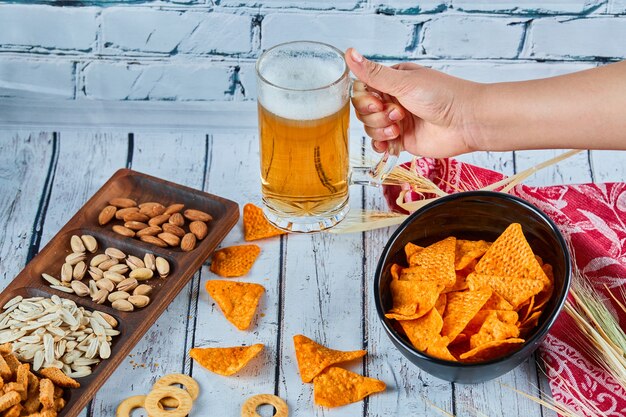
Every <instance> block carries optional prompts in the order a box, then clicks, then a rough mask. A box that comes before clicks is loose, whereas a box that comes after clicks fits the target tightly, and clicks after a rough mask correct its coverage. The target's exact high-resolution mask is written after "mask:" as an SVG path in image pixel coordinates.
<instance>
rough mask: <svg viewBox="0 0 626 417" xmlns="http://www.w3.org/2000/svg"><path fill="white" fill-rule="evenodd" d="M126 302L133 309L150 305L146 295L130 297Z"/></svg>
mask: <svg viewBox="0 0 626 417" xmlns="http://www.w3.org/2000/svg"><path fill="white" fill-rule="evenodd" d="M128 301H130V303H131V304H132V305H134V306H135V307H139V308H141V307H145V306H147V305H148V304H150V297H148V296H146V295H131V296H130V297H128Z"/></svg>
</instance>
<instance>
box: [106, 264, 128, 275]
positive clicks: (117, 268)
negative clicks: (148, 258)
mask: <svg viewBox="0 0 626 417" xmlns="http://www.w3.org/2000/svg"><path fill="white" fill-rule="evenodd" d="M108 270H109V271H110V272H117V273H118V274H122V275H124V274H126V273H127V272H128V270H129V268H128V265H124V264H117V265H113V266H112V267H110V268H109V269H108Z"/></svg>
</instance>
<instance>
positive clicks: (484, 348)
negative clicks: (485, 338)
mask: <svg viewBox="0 0 626 417" xmlns="http://www.w3.org/2000/svg"><path fill="white" fill-rule="evenodd" d="M522 343H524V339H517V338H516V339H507V340H496V341H493V342H489V343H485V344H484V345H481V346H478V347H477V348H474V349H472V350H469V351H467V352H465V353H462V354H461V356H460V358H461V360H463V361H467V362H483V361H488V360H492V359H496V358H499V357H501V356H504V355H507V354H509V353H510V352H512V351H513V350H515V349H517V348H518V346H519V345H520V344H522Z"/></svg>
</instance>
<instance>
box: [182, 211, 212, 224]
mask: <svg viewBox="0 0 626 417" xmlns="http://www.w3.org/2000/svg"><path fill="white" fill-rule="evenodd" d="M185 217H186V218H187V219H189V220H191V221H192V222H194V221H196V220H200V221H201V222H208V221H211V220H213V216H211V215H210V214H208V213H205V212H204V211H200V210H194V209H187V210H185Z"/></svg>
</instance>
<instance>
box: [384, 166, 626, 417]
mask: <svg viewBox="0 0 626 417" xmlns="http://www.w3.org/2000/svg"><path fill="white" fill-rule="evenodd" d="M415 169H417V170H418V172H420V173H421V174H422V175H424V176H426V177H428V178H429V179H431V180H432V181H433V182H434V183H435V184H437V185H438V186H439V187H440V188H441V189H442V190H443V191H445V192H447V193H454V192H458V191H459V190H460V191H470V190H477V189H480V188H483V187H485V186H487V185H490V184H493V183H495V182H497V181H499V180H501V179H503V178H505V177H504V176H503V175H502V174H500V173H497V172H493V171H490V170H487V169H484V168H479V167H476V166H473V165H470V164H466V163H462V162H458V161H456V160H454V159H440V160H433V159H428V158H423V159H419V160H418V161H417V165H416V166H415ZM400 190H401V189H400V187H398V186H386V187H385V188H384V190H383V192H384V194H385V197H386V199H387V202H388V203H389V205H390V207H392V209H394V210H396V211H402V210H401V209H400V208H399V207H398V206H397V205H396V203H395V201H396V198H397V197H398V195H399V193H400ZM510 193H511V194H513V195H516V196H518V197H521V198H523V199H525V200H526V201H529V202H530V203H532V204H534V205H536V206H537V207H539V208H540V209H541V210H543V211H544V212H545V213H546V214H547V215H548V216H550V217H551V218H552V219H553V220H554V222H555V223H556V224H557V225H558V226H559V229H560V230H561V232H562V233H563V236H564V237H565V239H566V240H567V241H568V242H569V244H570V250H571V252H572V253H571V254H572V262H573V263H574V265H572V267H573V268H577V269H578V270H579V271H581V272H582V273H583V275H584V276H585V277H586V278H587V279H588V280H589V282H591V283H592V285H593V287H594V288H595V289H596V291H597V292H598V297H599V298H600V299H602V300H603V301H604V302H605V303H606V304H607V305H611V306H612V307H611V308H612V309H613V311H615V312H616V314H618V317H619V319H620V323H621V325H622V328H624V323H626V315H624V314H623V312H622V311H621V310H619V309H616V308H614V307H615V305H614V304H613V303H612V302H611V301H612V300H609V296H608V294H607V293H606V290H605V287H604V286H605V284H606V285H607V286H608V287H609V288H616V287H620V286H622V285H625V284H626V183H605V184H580V185H556V186H550V187H529V186H525V185H518V186H516V187H514V188H513V189H512V190H511V191H510ZM420 198H422V197H421V196H419V195H417V194H416V193H409V194H408V195H407V196H406V198H405V201H406V200H407V199H408V200H409V201H415V200H418V199H420ZM614 293H615V292H614ZM617 294H619V291H617ZM578 332H579V330H578V329H577V328H576V326H575V325H574V323H573V322H572V319H571V318H570V317H569V316H568V315H567V314H565V313H563V314H561V315H560V316H559V318H558V319H557V321H556V323H555V325H554V327H553V328H552V329H551V331H550V333H549V334H548V337H547V338H546V340H545V341H544V343H543V345H542V346H541V348H540V354H541V356H542V358H543V359H544V361H545V362H546V364H547V365H548V366H547V371H548V378H549V380H550V387H551V389H552V395H553V397H554V399H555V400H557V401H559V402H561V403H564V404H567V405H568V406H569V407H571V408H572V409H575V410H577V411H578V412H579V413H580V415H587V414H588V413H587V412H586V411H585V409H584V407H581V406H580V404H581V402H580V400H579V399H578V395H579V394H578V393H582V394H583V395H584V397H586V398H587V399H591V402H592V404H594V405H595V415H604V416H624V415H626V391H625V390H624V388H623V387H621V386H620V384H619V383H617V382H616V381H615V380H614V379H613V378H612V377H611V376H610V375H609V374H608V373H606V372H605V371H604V370H603V369H602V368H600V367H599V366H597V365H596V364H595V363H594V362H593V361H592V360H590V358H589V356H588V355H587V354H586V353H585V352H584V350H583V348H582V347H581V345H580V344H579V343H577V340H580V339H581V338H582V336H580V337H576V333H578Z"/></svg>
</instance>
